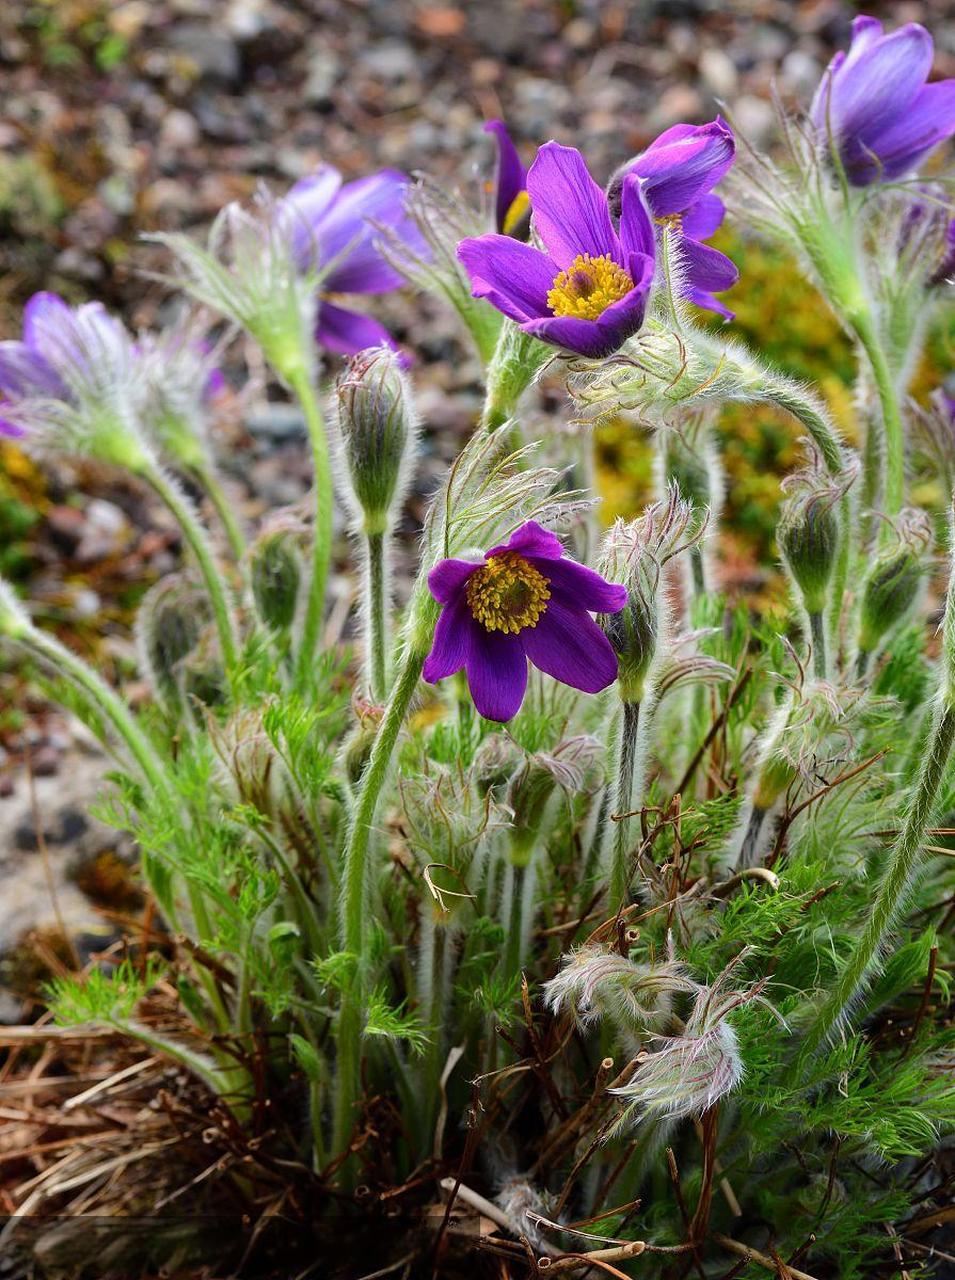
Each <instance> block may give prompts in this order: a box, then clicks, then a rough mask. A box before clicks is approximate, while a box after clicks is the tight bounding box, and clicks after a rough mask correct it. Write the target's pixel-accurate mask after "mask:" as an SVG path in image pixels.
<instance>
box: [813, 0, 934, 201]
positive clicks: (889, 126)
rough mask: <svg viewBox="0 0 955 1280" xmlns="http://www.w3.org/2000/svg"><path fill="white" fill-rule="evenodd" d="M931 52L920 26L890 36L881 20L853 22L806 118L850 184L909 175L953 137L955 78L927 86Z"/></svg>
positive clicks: (861, 18)
mask: <svg viewBox="0 0 955 1280" xmlns="http://www.w3.org/2000/svg"><path fill="white" fill-rule="evenodd" d="M933 53H934V47H933V44H932V37H931V36H930V35H929V33H928V32H927V31H926V30H925V28H924V27H921V26H919V25H918V23H916V22H909V23H906V24H905V25H904V26H902V27H899V28H898V29H897V30H895V31H893V32H892V33H891V34H889V35H886V34H885V31H884V29H883V27H882V23H881V22H880V21H879V20H878V18H870V17H866V16H865V15H864V14H860V16H859V17H857V18H856V19H855V20H854V21H853V23H852V43H851V44H850V46H849V51H848V53H846V52H844V51H840V52H839V53H837V54H836V56H835V57H834V58H833V59H832V61H831V62H830V63H829V66H828V67H827V69H826V72H825V74H824V75H823V78H822V81H821V82H820V84H819V88H818V89H817V90H816V95H815V97H814V98H813V102H812V107H811V108H810V113H809V114H810V119H811V121H812V124H813V127H814V128H815V131H816V134H817V136H818V138H819V140H820V142H821V143H822V144H823V145H824V146H831V147H832V148H833V149H834V151H835V153H836V156H837V157H838V162H839V164H840V165H841V167H842V169H843V170H844V171H845V174H846V177H847V178H848V179H849V182H851V183H852V185H853V186H855V187H866V186H869V185H870V184H871V183H873V182H889V181H892V180H894V179H896V178H901V177H904V176H905V175H906V174H908V173H911V172H912V171H913V170H914V169H916V168H917V167H918V165H919V164H920V162H921V161H922V160H923V159H924V158H925V157H926V156H927V155H928V153H929V152H930V151H931V150H933V148H935V147H937V146H938V145H939V143H941V142H944V141H945V140H946V139H947V138H950V137H951V136H952V134H953V133H955V80H939V81H936V82H935V83H934V84H928V83H926V82H927V80H928V77H929V74H930V72H931V70H932V56H933Z"/></svg>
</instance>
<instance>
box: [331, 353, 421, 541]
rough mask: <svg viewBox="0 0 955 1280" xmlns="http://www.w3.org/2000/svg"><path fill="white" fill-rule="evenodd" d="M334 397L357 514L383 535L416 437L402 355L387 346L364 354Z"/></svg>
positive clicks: (354, 362)
mask: <svg viewBox="0 0 955 1280" xmlns="http://www.w3.org/2000/svg"><path fill="white" fill-rule="evenodd" d="M336 394H337V399H338V430H339V439H340V443H341V457H342V461H343V463H344V466H345V469H346V471H347V476H348V480H349V482H350V483H349V485H348V493H349V499H350V502H351V506H352V509H353V512H354V515H355V517H356V519H358V520H360V521H361V522H362V525H363V527H364V529H365V531H366V532H367V533H384V532H386V531H387V529H388V526H389V524H390V516H391V512H392V510H393V508H394V507H395V505H396V504H397V503H398V502H399V501H400V499H401V495H402V493H403V490H404V486H405V481H406V479H407V473H408V469H409V464H410V462H411V459H412V456H413V452H414V442H415V436H416V433H417V423H416V420H415V411H414V405H413V401H412V398H411V390H410V388H409V387H408V384H407V382H406V380H405V378H404V376H403V375H402V372H401V366H400V363H399V360H398V357H397V356H396V355H395V353H394V352H393V351H392V350H391V349H390V348H388V347H373V348H372V349H371V350H369V351H363V352H361V353H360V354H359V355H357V356H355V358H354V359H353V360H352V362H351V364H350V365H349V367H348V370H347V372H346V373H345V374H344V375H343V376H342V377H341V378H340V379H339V382H338V385H337V388H336Z"/></svg>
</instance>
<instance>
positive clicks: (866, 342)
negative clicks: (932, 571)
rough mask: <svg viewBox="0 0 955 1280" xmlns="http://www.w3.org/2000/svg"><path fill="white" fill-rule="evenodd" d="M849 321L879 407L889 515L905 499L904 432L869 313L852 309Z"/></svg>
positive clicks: (891, 514) (899, 410)
mask: <svg viewBox="0 0 955 1280" xmlns="http://www.w3.org/2000/svg"><path fill="white" fill-rule="evenodd" d="M849 323H850V324H851V325H852V328H853V330H854V332H855V334H856V337H857V338H858V339H859V342H860V343H861V344H862V347H863V349H864V351H865V353H866V355H867V356H868V358H869V365H870V366H871V369H872V378H873V381H874V382H875V390H876V394H877V395H878V397H879V405H880V407H881V409H882V429H883V432H884V438H883V445H884V448H883V450H882V453H883V455H884V463H883V465H884V467H885V484H884V486H883V502H884V505H885V515H887V516H889V517H892V516H896V515H898V514H899V512H900V511H901V510H902V503H903V502H904V501H905V436H904V434H903V431H902V413H901V409H900V407H899V396H898V391H897V389H896V386H895V380H894V379H893V377H892V371H891V369H890V368H889V362H888V359H887V358H886V354H885V352H884V351H883V349H882V344H881V343H880V342H879V338H878V335H877V334H876V330H875V325H874V324H873V323H872V317H871V316H870V315H869V313H868V312H867V311H861V310H856V311H854V312H853V313H852V314H851V315H850V316H849ZM886 527H887V528H888V526H886Z"/></svg>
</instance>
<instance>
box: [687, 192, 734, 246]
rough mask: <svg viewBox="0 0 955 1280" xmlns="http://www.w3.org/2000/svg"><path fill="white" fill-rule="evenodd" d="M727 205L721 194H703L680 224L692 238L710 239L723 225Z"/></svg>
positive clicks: (688, 210)
mask: <svg viewBox="0 0 955 1280" xmlns="http://www.w3.org/2000/svg"><path fill="white" fill-rule="evenodd" d="M725 216H726V206H725V205H724V204H723V201H722V200H721V199H720V198H719V196H714V195H709V196H703V198H702V199H700V200H697V202H696V204H694V205H691V206H690V208H689V209H687V211H686V213H684V215H683V218H682V220H681V223H680V225H681V226H682V227H683V234H684V235H686V236H689V237H690V238H691V239H692V240H709V238H710V236H711V235H713V233H714V232H715V231H717V230H719V228H720V226H721V225H722V222H723V218H724V217H725Z"/></svg>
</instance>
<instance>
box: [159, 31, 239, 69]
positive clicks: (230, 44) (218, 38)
mask: <svg viewBox="0 0 955 1280" xmlns="http://www.w3.org/2000/svg"><path fill="white" fill-rule="evenodd" d="M168 43H169V45H170V47H171V48H172V49H174V50H175V51H176V52H177V53H180V54H182V55H183V56H184V57H186V58H188V60H189V61H190V62H191V63H193V65H194V66H195V67H196V70H197V71H198V72H199V74H200V75H201V76H202V77H203V79H206V78H207V79H210V80H221V81H223V82H225V83H226V84H232V83H234V82H235V81H236V80H238V78H239V72H240V70H241V60H240V58H239V50H238V47H237V46H236V43H235V41H234V40H233V39H232V37H231V36H229V35H227V34H226V32H225V31H224V30H223V29H222V28H221V27H218V26H215V25H212V26H205V25H204V24H202V23H198V22H185V23H183V24H182V25H181V26H178V27H176V28H175V29H174V30H173V31H172V32H170V34H169V37H168Z"/></svg>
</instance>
